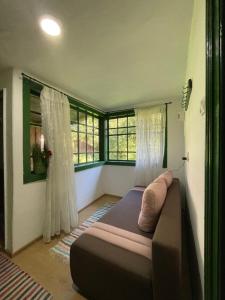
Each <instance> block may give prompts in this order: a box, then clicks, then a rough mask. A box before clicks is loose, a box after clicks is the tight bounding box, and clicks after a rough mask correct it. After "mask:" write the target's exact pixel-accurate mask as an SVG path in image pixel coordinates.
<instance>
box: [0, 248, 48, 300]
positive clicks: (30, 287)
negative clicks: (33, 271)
mask: <svg viewBox="0 0 225 300" xmlns="http://www.w3.org/2000/svg"><path fill="white" fill-rule="evenodd" d="M0 299H1V300H48V299H52V295H51V294H50V293H49V292H48V291H46V290H45V289H44V288H43V287H42V286H41V285H40V284H39V283H37V282H35V281H34V280H33V278H31V277H30V276H29V275H28V274H27V273H25V272H24V271H22V270H21V269H20V267H18V266H17V265H15V264H14V263H13V262H12V261H11V260H10V259H9V258H8V257H6V256H5V255H4V254H2V253H0Z"/></svg>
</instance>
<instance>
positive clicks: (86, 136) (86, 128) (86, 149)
mask: <svg viewBox="0 0 225 300" xmlns="http://www.w3.org/2000/svg"><path fill="white" fill-rule="evenodd" d="M85 132H86V137H85V140H86V145H85V146H86V162H87V161H88V155H87V112H85Z"/></svg>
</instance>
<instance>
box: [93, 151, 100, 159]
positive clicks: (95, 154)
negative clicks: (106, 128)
mask: <svg viewBox="0 0 225 300" xmlns="http://www.w3.org/2000/svg"><path fill="white" fill-rule="evenodd" d="M94 160H95V161H97V160H99V153H97V152H95V153H94Z"/></svg>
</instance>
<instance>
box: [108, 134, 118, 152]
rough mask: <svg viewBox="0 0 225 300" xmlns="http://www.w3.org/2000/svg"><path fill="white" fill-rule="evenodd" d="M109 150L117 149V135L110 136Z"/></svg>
mask: <svg viewBox="0 0 225 300" xmlns="http://www.w3.org/2000/svg"><path fill="white" fill-rule="evenodd" d="M109 151H117V136H109Z"/></svg>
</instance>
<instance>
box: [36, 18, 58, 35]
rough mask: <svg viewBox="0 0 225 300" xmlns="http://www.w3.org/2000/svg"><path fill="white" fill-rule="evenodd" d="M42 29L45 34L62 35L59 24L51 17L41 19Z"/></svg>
mask: <svg viewBox="0 0 225 300" xmlns="http://www.w3.org/2000/svg"><path fill="white" fill-rule="evenodd" d="M40 27H41V29H42V30H43V31H44V32H45V33H47V34H49V35H51V36H58V35H60V34H61V27H60V25H59V23H58V22H57V21H56V19H55V18H53V17H51V16H45V17H42V18H41V19H40Z"/></svg>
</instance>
